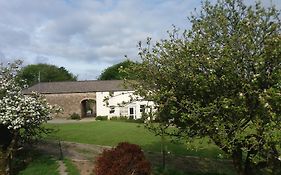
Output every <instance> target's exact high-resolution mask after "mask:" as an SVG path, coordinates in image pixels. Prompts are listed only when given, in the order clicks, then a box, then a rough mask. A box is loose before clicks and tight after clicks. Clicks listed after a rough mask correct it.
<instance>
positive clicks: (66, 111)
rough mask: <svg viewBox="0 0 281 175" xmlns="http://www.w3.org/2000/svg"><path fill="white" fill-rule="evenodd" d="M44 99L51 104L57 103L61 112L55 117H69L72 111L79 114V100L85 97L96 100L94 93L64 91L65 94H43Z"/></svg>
mask: <svg viewBox="0 0 281 175" xmlns="http://www.w3.org/2000/svg"><path fill="white" fill-rule="evenodd" d="M44 96H45V97H46V100H47V102H48V103H50V104H51V105H55V104H56V105H58V106H60V107H61V108H62V109H63V112H62V113H60V114H58V116H57V117H69V116H70V115H71V114H73V113H77V114H79V115H80V116H81V112H82V111H81V101H83V100H85V99H94V100H96V93H95V92H92V93H65V94H44Z"/></svg>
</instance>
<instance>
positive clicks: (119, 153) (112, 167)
mask: <svg viewBox="0 0 281 175" xmlns="http://www.w3.org/2000/svg"><path fill="white" fill-rule="evenodd" d="M95 165H96V166H95V169H94V172H95V174H96V175H131V174H134V175H149V174H150V173H151V166H150V163H149V162H148V161H147V160H146V159H145V156H144V153H143V152H142V150H141V148H140V147H139V146H138V145H135V144H130V143H127V142H122V143H119V144H118V146H117V147H116V148H112V149H110V150H104V151H103V152H102V153H101V155H100V156H99V157H97V159H96V162H95Z"/></svg>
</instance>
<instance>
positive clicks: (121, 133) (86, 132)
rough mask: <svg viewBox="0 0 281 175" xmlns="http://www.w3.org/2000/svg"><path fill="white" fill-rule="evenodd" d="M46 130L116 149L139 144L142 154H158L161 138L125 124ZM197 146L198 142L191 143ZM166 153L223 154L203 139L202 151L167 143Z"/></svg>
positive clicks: (57, 126) (73, 125)
mask: <svg viewBox="0 0 281 175" xmlns="http://www.w3.org/2000/svg"><path fill="white" fill-rule="evenodd" d="M46 126H47V127H49V128H54V129H56V130H58V131H57V132H55V133H53V134H52V135H51V136H49V137H48V138H49V139H60V140H64V141H71V142H78V143H87V144H95V145H106V146H116V145H117V144H118V143H119V142H124V141H126V142H130V143H134V144H138V145H140V146H141V147H142V149H144V150H145V151H152V152H160V151H161V138H160V137H159V136H154V134H153V133H151V132H149V131H148V130H147V129H145V128H144V126H143V125H141V124H136V123H128V122H112V121H96V122H89V123H69V124H47V125H46ZM194 144H195V145H196V144H199V141H197V142H194ZM166 146H167V150H168V151H169V152H170V153H172V154H176V155H190V156H200V157H208V158H217V156H218V154H221V153H222V152H221V151H220V150H219V149H218V148H217V147H216V146H215V145H213V144H209V143H208V142H207V140H206V139H205V140H203V143H202V144H201V149H199V150H188V149H187V148H186V146H185V145H184V144H180V143H178V144H172V143H170V142H167V143H166Z"/></svg>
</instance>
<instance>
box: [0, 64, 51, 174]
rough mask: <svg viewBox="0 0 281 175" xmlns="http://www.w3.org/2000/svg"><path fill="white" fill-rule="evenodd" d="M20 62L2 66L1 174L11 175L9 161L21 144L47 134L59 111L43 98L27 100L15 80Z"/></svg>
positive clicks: (0, 98) (34, 96)
mask: <svg viewBox="0 0 281 175" xmlns="http://www.w3.org/2000/svg"><path fill="white" fill-rule="evenodd" d="M19 67H20V62H15V63H12V64H9V65H8V66H3V65H1V66H0V82H1V83H0V106H1V108H0V174H1V175H6V174H10V173H9V172H10V171H9V165H10V164H9V161H10V160H11V159H12V157H13V153H14V150H15V148H17V146H18V143H24V142H26V141H30V140H31V139H35V138H37V137H38V136H40V135H41V134H42V133H44V132H45V131H46V130H45V129H44V128H43V127H42V125H41V124H42V123H44V122H46V121H47V120H49V119H51V116H50V114H51V113H52V112H55V111H54V110H55V108H53V107H52V106H50V105H49V104H48V103H47V102H46V100H45V99H44V98H43V97H42V96H40V95H39V94H32V95H30V96H26V95H24V94H23V93H22V89H21V86H20V85H19V84H18V83H17V81H16V80H15V77H16V74H17V73H18V71H19Z"/></svg>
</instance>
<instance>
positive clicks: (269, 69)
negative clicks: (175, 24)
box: [128, 0, 281, 175]
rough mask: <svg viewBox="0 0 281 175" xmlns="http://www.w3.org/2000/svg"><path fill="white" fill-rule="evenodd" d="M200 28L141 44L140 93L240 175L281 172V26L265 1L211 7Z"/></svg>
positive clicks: (223, 1) (228, 0)
mask: <svg viewBox="0 0 281 175" xmlns="http://www.w3.org/2000/svg"><path fill="white" fill-rule="evenodd" d="M196 14H197V15H192V16H191V17H190V18H189V20H190V22H191V23H192V28H191V29H190V30H186V31H184V32H183V34H179V30H177V29H176V28H174V29H173V31H171V32H169V38H168V39H165V40H161V41H159V42H156V44H154V45H152V44H151V42H150V39H148V41H147V45H146V46H143V44H142V43H140V45H139V49H140V52H139V55H140V58H141V60H142V62H141V64H139V65H138V66H135V67H132V68H131V69H130V71H133V72H136V73H137V74H136V77H135V80H136V81H128V83H129V84H130V85H131V86H132V87H134V88H135V89H136V94H138V95H140V96H142V97H144V98H145V99H149V100H152V101H154V102H155V103H156V106H157V110H156V111H155V114H154V116H155V118H156V119H157V120H158V121H160V122H161V123H167V124H169V125H174V126H176V127H177V128H178V129H179V132H178V133H177V136H178V137H184V138H186V139H189V138H195V137H206V136H208V137H209V138H210V139H211V140H212V141H213V143H215V144H216V145H217V146H218V147H219V148H220V149H222V150H223V151H224V152H225V153H226V154H227V155H229V157H230V158H231V159H232V160H233V164H234V167H235V168H236V170H237V172H238V173H239V174H240V175H252V174H280V171H281V142H280V140H281V134H280V130H281V124H280V123H281V93H280V92H281V76H280V75H281V64H280V63H281V47H280V46H281V35H280V31H281V24H280V20H279V11H278V10H276V9H275V8H274V7H271V8H268V9H265V8H264V7H262V5H261V4H260V3H259V2H257V3H256V4H255V6H246V5H245V4H244V3H243V1H242V0H220V1H218V2H217V3H216V4H214V5H212V4H211V3H210V2H208V1H206V2H204V3H203V4H202V10H201V11H200V12H198V13H196Z"/></svg>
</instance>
